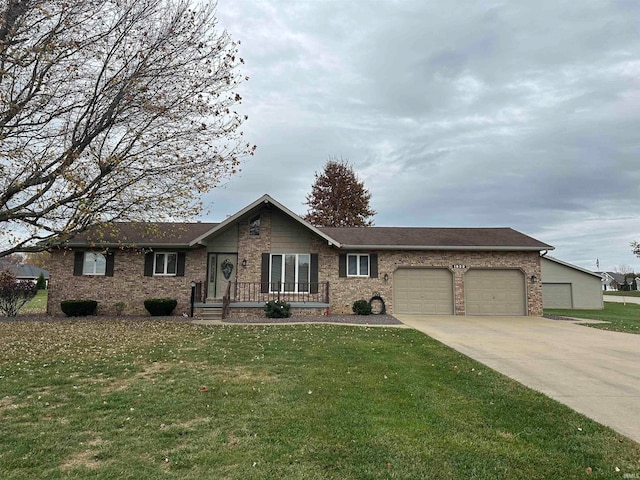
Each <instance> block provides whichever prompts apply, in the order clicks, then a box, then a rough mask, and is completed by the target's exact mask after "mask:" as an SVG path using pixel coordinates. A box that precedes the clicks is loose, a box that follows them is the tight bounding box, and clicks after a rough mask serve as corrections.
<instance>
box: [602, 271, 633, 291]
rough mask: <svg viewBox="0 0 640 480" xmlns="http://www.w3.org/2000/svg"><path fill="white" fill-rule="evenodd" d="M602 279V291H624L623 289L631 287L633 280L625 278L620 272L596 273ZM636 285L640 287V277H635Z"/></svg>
mask: <svg viewBox="0 0 640 480" xmlns="http://www.w3.org/2000/svg"><path fill="white" fill-rule="evenodd" d="M595 273H597V274H598V275H600V277H601V278H602V290H604V291H608V290H613V291H616V290H622V287H623V286H624V285H625V284H626V285H631V284H632V283H633V278H625V274H624V273H618V272H595ZM635 280H636V284H637V285H638V286H639V287H640V277H635Z"/></svg>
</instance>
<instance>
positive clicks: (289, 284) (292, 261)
mask: <svg viewBox="0 0 640 480" xmlns="http://www.w3.org/2000/svg"><path fill="white" fill-rule="evenodd" d="M310 265H311V255H309V254H308V253H287V254H276V255H271V276H270V279H269V281H270V287H269V288H270V291H271V292H293V293H307V292H309V275H310V273H311V268H310Z"/></svg>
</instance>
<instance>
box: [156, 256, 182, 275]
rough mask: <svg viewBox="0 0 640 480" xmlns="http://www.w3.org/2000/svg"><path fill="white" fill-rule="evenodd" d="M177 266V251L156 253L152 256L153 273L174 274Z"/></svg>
mask: <svg viewBox="0 0 640 480" xmlns="http://www.w3.org/2000/svg"><path fill="white" fill-rule="evenodd" d="M177 266H178V254H177V253H166V252H163V253H156V254H155V256H154V264H153V274H154V275H175V274H176V272H177Z"/></svg>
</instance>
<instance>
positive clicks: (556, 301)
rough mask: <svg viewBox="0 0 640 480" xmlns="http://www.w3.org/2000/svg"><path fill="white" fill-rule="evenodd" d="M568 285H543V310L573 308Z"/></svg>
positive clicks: (569, 285)
mask: <svg viewBox="0 0 640 480" xmlns="http://www.w3.org/2000/svg"><path fill="white" fill-rule="evenodd" d="M572 293H573V292H572V290H571V284H570V283H543V284H542V306H543V307H544V308H573V301H572Z"/></svg>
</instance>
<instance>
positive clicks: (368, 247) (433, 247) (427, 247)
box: [338, 245, 554, 252]
mask: <svg viewBox="0 0 640 480" xmlns="http://www.w3.org/2000/svg"><path fill="white" fill-rule="evenodd" d="M338 248H342V249H343V250H458V251H461V250H467V251H468V250H474V251H513V252H522V251H530V252H540V251H542V250H553V249H554V247H552V246H550V245H545V246H540V247H510V246H504V245H502V246H477V245H467V246H457V245H456V246H453V245H452V246H442V245H342V246H340V247H338Z"/></svg>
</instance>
